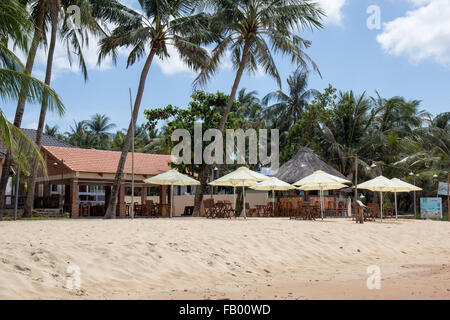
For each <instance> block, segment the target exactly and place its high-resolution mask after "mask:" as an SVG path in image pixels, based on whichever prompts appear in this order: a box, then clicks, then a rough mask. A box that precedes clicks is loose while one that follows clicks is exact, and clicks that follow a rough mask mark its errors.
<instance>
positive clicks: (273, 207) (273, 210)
mask: <svg viewBox="0 0 450 320" xmlns="http://www.w3.org/2000/svg"><path fill="white" fill-rule="evenodd" d="M272 214H273V216H274V217H275V189H274V190H272Z"/></svg>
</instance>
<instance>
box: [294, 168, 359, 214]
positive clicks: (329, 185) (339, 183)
mask: <svg viewBox="0 0 450 320" xmlns="http://www.w3.org/2000/svg"><path fill="white" fill-rule="evenodd" d="M345 184H351V182H350V181H349V180H346V179H342V178H339V177H336V176H333V175H331V174H329V173H326V172H325V171H322V170H317V171H314V172H313V173H312V174H310V175H309V176H307V177H305V178H303V179H301V180H299V181H297V182H295V183H293V185H295V186H299V189H301V190H305V191H309V190H318V191H319V196H320V213H321V216H322V220H323V207H324V200H323V192H324V190H338V189H342V188H345V187H346V185H345Z"/></svg>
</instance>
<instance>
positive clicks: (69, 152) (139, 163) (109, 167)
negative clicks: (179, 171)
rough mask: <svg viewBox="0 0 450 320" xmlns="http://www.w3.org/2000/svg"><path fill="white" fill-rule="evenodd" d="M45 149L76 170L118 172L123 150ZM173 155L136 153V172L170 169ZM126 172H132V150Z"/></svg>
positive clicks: (144, 172)
mask: <svg viewBox="0 0 450 320" xmlns="http://www.w3.org/2000/svg"><path fill="white" fill-rule="evenodd" d="M42 148H43V149H44V150H46V151H47V152H48V153H50V154H51V155H52V156H53V157H55V158H56V159H58V160H64V164H65V165H66V166H67V167H68V168H69V169H70V170H72V171H75V172H94V173H116V171H117V165H118V163H119V159H120V155H121V152H119V151H105V150H95V149H80V148H62V147H49V146H43V147H42ZM173 160H174V158H173V156H170V155H160V154H148V153H135V154H134V173H135V174H145V175H157V174H160V173H163V172H166V171H168V170H170V169H171V168H170V166H169V164H168V163H169V162H170V161H173ZM124 173H131V152H130V153H128V156H127V160H126V162H125V168H124Z"/></svg>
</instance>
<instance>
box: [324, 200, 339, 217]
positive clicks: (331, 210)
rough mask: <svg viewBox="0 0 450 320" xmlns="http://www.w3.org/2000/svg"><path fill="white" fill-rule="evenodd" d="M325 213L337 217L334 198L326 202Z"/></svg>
mask: <svg viewBox="0 0 450 320" xmlns="http://www.w3.org/2000/svg"><path fill="white" fill-rule="evenodd" d="M325 215H326V216H328V217H337V216H338V208H337V205H336V202H334V200H331V201H327V202H326V206H325Z"/></svg>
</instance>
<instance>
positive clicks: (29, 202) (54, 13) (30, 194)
mask: <svg viewBox="0 0 450 320" xmlns="http://www.w3.org/2000/svg"><path fill="white" fill-rule="evenodd" d="M59 10H60V7H59V5H55V6H54V7H52V9H51V13H50V14H51V21H52V33H51V39H50V46H49V49H48V55H47V69H46V71H45V81H44V82H45V84H46V85H48V86H50V81H51V78H52V66H53V55H54V53H55V45H56V32H57V30H58V18H59ZM47 101H48V96H47V95H46V94H45V95H44V97H43V99H42V105H41V113H40V115H39V123H38V128H37V132H36V141H35V142H36V145H37V147H38V148H39V150H40V149H41V144H42V143H41V142H42V141H41V140H42V132H43V131H44V125H45V116H46V114H47ZM37 173H38V165H37V164H36V165H35V166H34V169H33V172H31V177H30V178H29V181H28V190H27V199H26V201H25V208H24V212H23V215H24V216H25V217H31V216H32V213H33V204H34V185H35V183H36V176H37Z"/></svg>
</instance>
